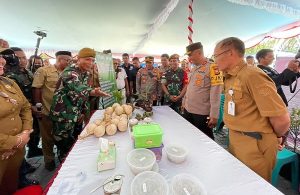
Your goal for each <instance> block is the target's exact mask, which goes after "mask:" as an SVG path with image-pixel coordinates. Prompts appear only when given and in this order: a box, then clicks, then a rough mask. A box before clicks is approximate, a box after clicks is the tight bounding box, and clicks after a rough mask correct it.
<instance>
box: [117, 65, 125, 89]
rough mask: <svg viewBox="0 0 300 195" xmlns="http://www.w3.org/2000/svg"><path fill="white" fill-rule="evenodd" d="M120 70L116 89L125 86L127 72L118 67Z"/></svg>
mask: <svg viewBox="0 0 300 195" xmlns="http://www.w3.org/2000/svg"><path fill="white" fill-rule="evenodd" d="M120 69H121V71H120V72H118V78H117V80H116V81H117V88H118V89H124V88H125V79H126V78H127V74H126V72H125V70H124V69H123V68H120Z"/></svg>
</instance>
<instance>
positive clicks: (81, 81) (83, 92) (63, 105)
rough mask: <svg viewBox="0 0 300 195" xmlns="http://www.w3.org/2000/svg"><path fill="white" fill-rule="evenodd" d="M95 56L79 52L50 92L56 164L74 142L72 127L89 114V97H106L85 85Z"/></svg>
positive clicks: (87, 52)
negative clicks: (75, 60) (56, 151)
mask: <svg viewBox="0 0 300 195" xmlns="http://www.w3.org/2000/svg"><path fill="white" fill-rule="evenodd" d="M95 55H96V52H95V51H94V50H93V49H90V48H83V49H81V50H80V51H79V53H78V61H77V63H76V64H72V65H70V66H68V67H67V68H66V69H65V70H64V71H63V72H62V74H61V76H60V78H59V80H58V83H57V86H56V90H55V92H54V97H53V102H52V105H51V109H50V115H49V116H50V118H51V119H52V121H53V136H54V140H55V144H56V145H57V149H58V157H59V160H60V161H62V160H64V159H65V157H66V155H67V154H68V152H69V150H70V148H71V147H72V145H73V144H74V142H75V139H76V138H74V136H73V133H74V130H75V128H76V125H77V124H80V123H82V121H83V119H84V117H85V116H89V114H90V104H89V96H109V95H108V94H106V93H104V92H102V91H100V89H99V88H94V89H93V88H91V87H90V86H89V85H88V79H89V72H88V71H89V70H90V69H91V68H92V66H93V63H94V61H95Z"/></svg>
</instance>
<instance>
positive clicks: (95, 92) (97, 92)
mask: <svg viewBox="0 0 300 195" xmlns="http://www.w3.org/2000/svg"><path fill="white" fill-rule="evenodd" d="M90 96H104V97H110V96H111V95H110V94H108V93H105V92H104V91H101V90H100V88H99V87H97V88H95V89H93V90H92V91H91V92H90Z"/></svg>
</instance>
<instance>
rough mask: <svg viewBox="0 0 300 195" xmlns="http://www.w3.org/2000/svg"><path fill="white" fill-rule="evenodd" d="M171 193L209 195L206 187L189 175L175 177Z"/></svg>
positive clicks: (178, 194)
mask: <svg viewBox="0 0 300 195" xmlns="http://www.w3.org/2000/svg"><path fill="white" fill-rule="evenodd" d="M170 192H171V193H170V194H171V195H207V191H206V189H205V187H204V185H203V184H202V183H201V182H200V181H199V180H198V179H197V178H196V177H194V176H192V175H189V174H179V175H176V176H175V177H173V179H172V181H171V186H170Z"/></svg>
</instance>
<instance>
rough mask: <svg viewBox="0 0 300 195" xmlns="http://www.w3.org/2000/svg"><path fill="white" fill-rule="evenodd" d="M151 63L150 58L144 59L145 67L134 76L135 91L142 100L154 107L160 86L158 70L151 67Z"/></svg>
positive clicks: (158, 97) (159, 93) (152, 59)
mask: <svg viewBox="0 0 300 195" xmlns="http://www.w3.org/2000/svg"><path fill="white" fill-rule="evenodd" d="M153 61H154V58H153V57H152V56H147V57H146V58H145V62H146V67H145V68H141V69H140V70H139V71H138V73H137V74H136V90H137V93H138V94H139V95H141V96H142V97H143V99H148V100H150V101H151V102H153V106H156V105H157V100H159V99H160V95H161V84H160V73H159V69H158V68H154V67H153Z"/></svg>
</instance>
